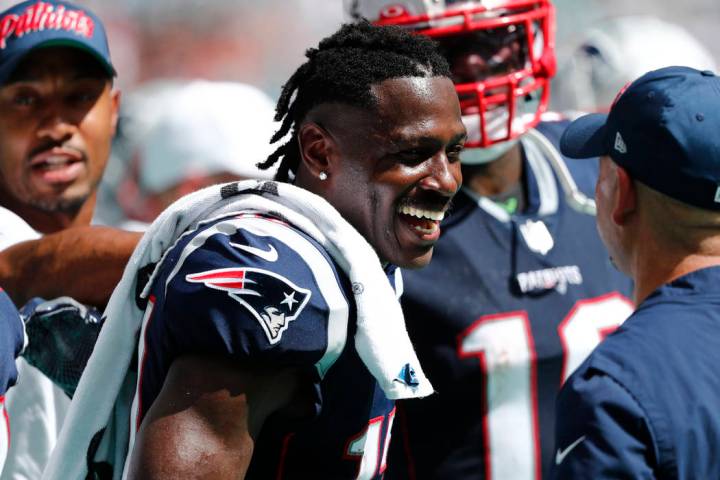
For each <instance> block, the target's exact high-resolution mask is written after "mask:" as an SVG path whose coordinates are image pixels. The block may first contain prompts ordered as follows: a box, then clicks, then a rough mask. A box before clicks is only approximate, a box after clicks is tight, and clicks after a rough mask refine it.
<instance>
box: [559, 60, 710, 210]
mask: <svg viewBox="0 0 720 480" xmlns="http://www.w3.org/2000/svg"><path fill="white" fill-rule="evenodd" d="M560 150H561V151H562V153H563V154H565V155H567V156H568V157H570V158H589V157H598V156H601V155H609V156H610V157H611V158H612V159H613V161H614V162H615V163H616V164H618V165H620V166H621V167H623V168H624V169H625V170H627V171H628V173H629V174H630V175H631V176H632V177H633V178H634V179H636V180H638V181H640V182H642V183H644V184H645V185H647V186H648V187H650V188H652V189H653V190H657V191H658V192H661V193H664V194H665V195H668V196H669V197H672V198H674V199H676V200H680V201H681V202H684V203H687V204H690V205H694V206H696V207H700V208H705V209H708V210H720V77H718V76H716V75H715V74H714V73H713V72H711V71H708V70H705V71H699V70H695V69H693V68H688V67H666V68H661V69H659V70H654V71H652V72H649V73H646V74H645V75H643V76H642V77H640V78H638V79H637V80H635V81H634V82H632V83H631V84H629V85H628V86H626V87H625V88H624V89H623V90H621V91H620V93H619V94H618V97H617V99H616V100H615V102H614V103H613V105H612V107H611V108H610V112H609V113H608V114H600V113H594V114H590V115H586V116H583V117H581V118H579V119H577V120H575V121H574V122H573V123H571V124H570V126H569V127H568V128H567V130H566V131H565V133H564V134H563V136H562V138H561V139H560Z"/></svg>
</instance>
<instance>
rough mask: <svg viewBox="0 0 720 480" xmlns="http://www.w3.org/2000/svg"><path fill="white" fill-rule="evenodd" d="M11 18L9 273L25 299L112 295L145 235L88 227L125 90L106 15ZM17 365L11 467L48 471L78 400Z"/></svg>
mask: <svg viewBox="0 0 720 480" xmlns="http://www.w3.org/2000/svg"><path fill="white" fill-rule="evenodd" d="M0 25H2V28H1V29H0V111H1V112H2V115H0V283H1V284H2V285H3V287H4V288H5V289H6V291H7V292H8V294H9V295H10V297H11V298H12V299H13V301H14V302H15V304H16V305H22V304H24V303H25V302H26V301H27V300H28V299H29V298H31V297H34V296H43V297H46V298H53V297H56V296H59V295H62V294H65V295H73V296H76V297H78V299H79V300H82V301H86V302H87V301H88V300H98V303H97V305H101V304H102V303H104V302H105V301H107V297H108V296H109V295H108V294H107V292H108V290H109V285H114V284H115V283H117V281H118V279H119V278H120V275H121V272H122V267H123V266H124V264H125V262H126V261H127V259H128V258H129V256H130V253H131V252H132V247H133V246H134V245H135V243H136V242H137V239H138V235H137V234H130V233H124V232H120V231H116V230H112V229H99V230H97V231H95V230H93V229H92V228H91V227H89V226H87V225H88V224H89V223H90V219H91V217H92V213H93V208H94V205H95V191H96V187H97V184H98V182H99V179H100V176H101V175H102V172H103V169H104V167H105V163H106V162H107V158H108V154H109V151H110V142H111V138H112V135H113V133H114V130H115V123H116V119H117V108H118V101H119V93H118V92H117V90H115V89H114V88H113V82H112V79H113V76H114V75H115V71H114V69H113V67H112V64H111V62H110V56H109V51H108V46H107V41H106V38H105V32H104V29H103V25H102V23H101V22H100V20H99V19H98V18H97V17H96V16H95V15H94V14H93V13H92V12H90V11H88V10H86V9H84V8H82V7H78V6H75V5H72V4H69V3H65V2H56V1H42V2H40V1H37V2H33V1H30V2H23V3H19V4H17V5H15V6H13V7H11V8H9V9H7V10H5V11H4V12H2V13H0ZM42 235H45V236H44V237H42V238H41V236H42ZM103 291H104V292H105V296H104V299H103V297H102V295H103V293H102V292H103ZM82 292H86V293H89V295H87V298H82V295H76V294H79V293H82ZM18 369H19V377H20V381H19V383H18V385H17V386H16V387H15V388H13V389H12V390H11V391H10V393H9V394H8V396H7V402H6V406H7V412H8V413H9V418H10V426H11V430H12V439H13V442H12V444H11V449H10V452H9V455H8V460H7V463H6V465H5V469H4V471H3V478H38V477H39V476H40V473H41V472H42V469H43V467H44V464H45V462H46V461H47V458H48V457H49V453H50V450H51V449H52V447H53V446H54V444H55V439H56V437H57V434H58V431H59V428H60V423H61V422H62V419H63V417H64V412H65V410H66V409H67V405H68V403H69V400H68V398H67V397H66V395H65V394H64V393H63V392H62V391H61V390H59V389H56V388H53V387H52V384H51V382H50V381H49V380H48V379H46V378H45V377H44V376H42V375H41V374H40V373H39V372H38V371H37V370H35V369H34V368H32V367H30V366H29V365H28V364H27V363H26V362H25V361H24V360H19V366H18Z"/></svg>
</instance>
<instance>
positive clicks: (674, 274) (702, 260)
mask: <svg viewBox="0 0 720 480" xmlns="http://www.w3.org/2000/svg"><path fill="white" fill-rule="evenodd" d="M643 258H644V260H642V261H641V262H638V264H637V270H636V274H635V275H633V276H634V277H635V292H634V297H635V299H634V300H635V305H640V304H641V303H642V302H644V301H645V299H647V298H648V297H649V296H650V295H651V294H652V293H653V292H654V291H655V290H657V289H658V288H660V287H661V286H663V285H665V284H667V283H670V282H672V281H673V280H676V279H678V278H680V277H682V276H684V275H687V274H689V273H692V272H694V271H696V270H701V269H703V268H708V267H716V266H720V256H717V255H713V256H710V255H699V254H689V255H688V254H685V253H683V254H680V253H678V254H675V255H674V254H673V253H672V252H668V251H667V250H664V251H663V254H662V256H651V255H643ZM658 258H662V261H658Z"/></svg>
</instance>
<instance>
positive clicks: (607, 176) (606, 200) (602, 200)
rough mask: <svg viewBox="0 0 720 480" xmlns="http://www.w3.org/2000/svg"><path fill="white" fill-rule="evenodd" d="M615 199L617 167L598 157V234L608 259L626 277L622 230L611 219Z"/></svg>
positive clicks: (627, 270) (626, 262)
mask: <svg viewBox="0 0 720 480" xmlns="http://www.w3.org/2000/svg"><path fill="white" fill-rule="evenodd" d="M617 197H618V172H617V166H616V165H615V164H614V163H613V161H612V160H611V159H610V157H608V156H603V157H600V171H599V173H598V179H597V182H596V184H595V205H596V207H597V215H596V223H597V229H598V233H599V234H600V238H601V239H602V241H603V243H604V244H605V246H606V247H607V250H608V253H609V254H610V259H611V261H612V262H613V264H614V265H615V267H616V268H617V269H618V270H620V271H621V272H623V273H625V274H626V275H630V274H631V273H632V272H631V271H630V270H629V265H628V264H629V261H628V260H627V258H625V254H624V253H623V252H625V251H627V249H626V248H625V245H624V243H623V241H624V240H623V229H622V228H621V227H620V225H619V224H618V221H617V218H615V219H614V218H613V215H614V212H615V211H616V209H617ZM615 215H617V214H615Z"/></svg>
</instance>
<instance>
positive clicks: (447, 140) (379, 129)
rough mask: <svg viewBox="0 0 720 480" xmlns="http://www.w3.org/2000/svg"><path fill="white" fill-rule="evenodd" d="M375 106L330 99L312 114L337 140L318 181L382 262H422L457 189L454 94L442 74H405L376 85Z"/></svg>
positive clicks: (458, 131) (459, 132)
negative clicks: (437, 75) (359, 106)
mask: <svg viewBox="0 0 720 480" xmlns="http://www.w3.org/2000/svg"><path fill="white" fill-rule="evenodd" d="M372 93H373V94H374V96H375V98H376V100H377V107H376V108H375V109H374V110H367V109H361V108H356V107H349V106H346V105H338V104H330V105H324V106H321V107H318V109H317V112H316V113H317V115H313V116H314V117H315V118H316V119H317V120H318V124H321V125H322V129H323V130H324V131H325V132H326V134H327V135H328V137H329V138H331V139H332V143H333V145H334V147H333V149H331V151H332V152H333V153H332V154H330V155H329V157H328V164H327V171H326V173H327V175H328V178H327V180H325V181H321V182H317V183H314V188H313V190H315V191H316V192H317V193H319V194H320V195H322V196H324V197H325V198H326V199H327V200H328V201H329V202H330V203H331V204H333V205H334V206H335V208H337V210H338V211H339V212H340V213H341V214H342V215H343V217H345V219H347V220H348V221H349V222H350V223H351V224H352V225H353V226H354V227H355V228H356V229H357V230H358V231H359V232H360V233H361V234H362V235H363V236H364V237H365V238H366V239H367V240H368V242H369V243H370V244H371V245H372V246H373V247H374V248H375V251H376V252H377V253H378V256H379V257H380V259H381V260H382V261H387V262H391V263H394V264H396V265H399V266H401V267H406V268H417V267H422V266H425V265H426V264H427V263H428V262H429V261H430V258H431V256H432V247H433V245H434V244H435V242H436V241H437V240H438V238H439V236H440V227H439V225H440V220H442V218H443V216H444V214H445V211H446V210H447V208H448V205H449V203H450V199H451V198H452V196H453V195H454V194H455V193H456V192H457V190H458V189H459V188H460V184H461V181H462V175H461V172H460V160H459V154H460V151H461V150H462V145H463V142H464V140H465V136H466V133H465V127H464V126H463V124H462V120H461V117H460V107H459V104H458V99H457V94H456V93H455V89H454V87H453V84H452V82H451V81H450V79H448V78H445V77H430V78H423V77H404V78H394V79H390V80H385V81H383V82H380V83H378V84H376V85H374V86H373V87H372Z"/></svg>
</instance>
